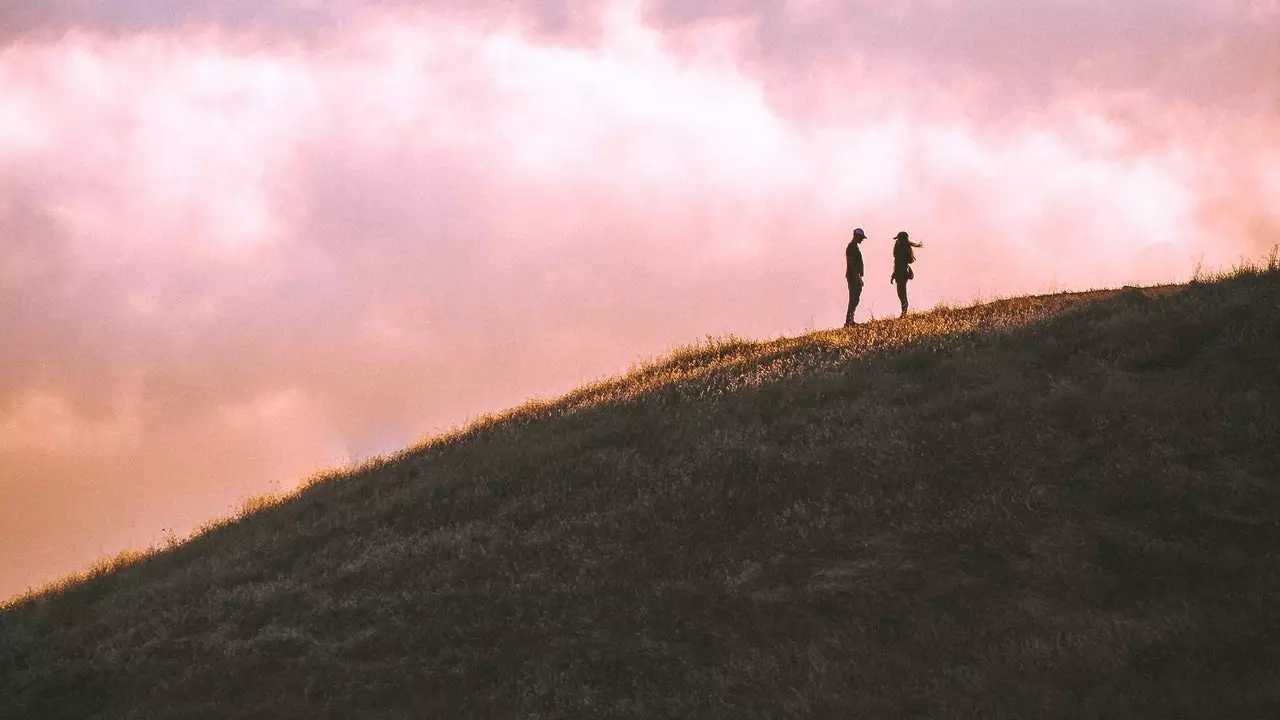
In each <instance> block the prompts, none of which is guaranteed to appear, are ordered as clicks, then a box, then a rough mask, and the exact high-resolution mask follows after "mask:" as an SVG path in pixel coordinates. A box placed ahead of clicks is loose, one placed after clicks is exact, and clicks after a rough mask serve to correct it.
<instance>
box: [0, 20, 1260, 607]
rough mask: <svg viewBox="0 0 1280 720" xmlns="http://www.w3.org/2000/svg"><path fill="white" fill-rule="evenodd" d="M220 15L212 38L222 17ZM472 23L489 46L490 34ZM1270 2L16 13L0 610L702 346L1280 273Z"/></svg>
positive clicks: (1, 91)
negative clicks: (1272, 261)
mask: <svg viewBox="0 0 1280 720" xmlns="http://www.w3.org/2000/svg"><path fill="white" fill-rule="evenodd" d="M211 7H212V8H216V9H211ZM477 8H484V9H477ZM1278 38H1280V0H1132V1H1130V2H1123V3H1119V2H1113V1H1112V0H986V1H985V2H961V1H960V0H902V1H900V2H894V3H882V2H870V1H868V2H824V1H823V0H788V1H776V2H765V1H764V0H706V1H703V2H698V1H696V0H648V1H647V2H641V1H639V0H619V1H616V2H608V1H604V0H596V1H588V0H547V1H542V2H538V1H536V0H507V1H506V2H493V3H475V2H470V1H469V0H424V1H422V2H410V1H409V0H386V1H383V2H356V0H229V1H227V2H221V3H205V2H195V1H194V0H168V1H166V2H160V1H159V0H121V1H119V2H111V3H107V2H100V1H94V0H49V1H46V2H41V3H32V2H28V1H27V0H0V337H2V338H3V342H2V343H0V597H2V596H7V595H10V594H12V593H16V592H20V591H22V590H24V589H26V588H27V587H28V586H38V585H40V584H42V583H44V582H46V581H48V580H50V579H53V578H55V577H58V576H60V575H62V574H64V573H67V572H70V571H74V570H77V569H79V568H81V567H83V566H85V565H86V564H88V563H91V562H93V561H94V560H96V559H98V558H101V557H102V556H105V555H111V554H114V553H115V552H117V551H119V550H122V549H125V548H128V547H145V546H147V545H149V544H151V543H153V542H157V541H159V540H161V539H162V538H163V537H164V535H165V534H166V533H167V532H173V533H175V534H177V535H179V536H181V535H184V534H186V533H187V532H189V531H190V530H191V529H193V528H194V527H195V526H196V525H198V524H199V523H201V522H202V521H205V520H207V519H210V518H212V517H215V516H221V515H226V514H228V513H229V512H230V511H231V510H232V509H233V507H234V506H236V505H237V504H238V503H239V502H240V501H242V500H244V499H245V498H247V497H249V496H251V495H256V494H260V493H264V492H269V491H273V490H282V489H283V490H287V489H289V488H291V487H292V486H294V484H296V482H297V481H298V480H299V479H301V478H302V477H304V476H305V475H307V474H308V473H309V472H311V471H313V470H317V469H321V468H326V467H334V466H338V465H342V464H344V463H347V462H350V461H352V460H359V459H363V458H366V457H369V456H371V455H375V454H379V453H384V452H387V451H390V450H394V449H397V448H400V447H403V446H405V445H408V444H412V443H413V442H415V441H417V440H418V439H420V438H422V437H423V436H424V435H428V434H431V433H434V432H437V431H440V430H442V429H447V428H449V427H451V426H453V425H456V424H458V423H464V422H466V421H468V420H469V419H472V418H475V417H476V416H478V415H480V414H482V413H485V412H490V411H495V410H501V409H503V408H506V407H509V406H512V405H515V404H518V403H520V402H522V401H523V400H526V399H528V398H531V397H552V396H555V395H557V394H560V393H562V392H565V391H568V390H570V389H572V388H573V387H574V386H576V385H578V384H580V383H582V382H584V381H587V380H591V379H595V378H598V377H601V376H604V375H609V374H615V373H618V372H622V371H625V370H626V369H627V368H628V367H629V366H630V365H631V364H632V363H634V362H636V361H638V360H642V359H646V358H651V357H654V356H657V355H660V354H662V353H664V352H665V351H667V350H669V349H671V348H673V347H676V346H679V345H682V344H687V343H690V342H694V341H697V340H698V339H700V338H704V337H706V336H707V335H714V336H719V335H724V334H728V333H733V334H737V335H740V336H746V337H754V338H771V337H776V336H779V335H784V334H796V333H800V332H804V331H805V330H809V329H816V328H826V327H833V326H835V325H838V324H839V323H840V322H842V321H843V315H844V303H845V300H846V298H845V289H844V281H843V272H844V268H843V249H844V245H845V243H846V242H847V240H848V237H849V235H850V232H851V230H852V228H853V227H855V226H862V227H864V228H866V229H867V233H868V235H869V237H870V239H869V240H868V241H867V242H866V244H865V245H864V252H865V254H866V256H867V261H868V266H869V269H868V273H869V276H870V277H869V283H868V290H867V292H866V295H865V296H864V300H863V307H862V309H861V311H860V315H861V316H862V317H863V318H870V317H872V316H873V315H875V316H881V317H883V316H885V315H888V314H891V313H892V312H893V311H894V309H895V308H894V306H895V299H894V297H893V288H892V287H891V286H890V285H889V283H888V275H889V271H890V245H891V241H890V239H889V238H890V237H891V236H892V235H893V234H894V233H896V232H897V231H899V230H908V231H910V232H911V234H912V236H913V238H915V239H918V240H923V241H924V242H925V244H926V247H925V249H924V250H923V251H920V252H919V257H920V260H919V262H918V265H917V278H918V279H917V280H916V282H915V283H914V284H913V286H912V292H913V295H914V299H913V303H914V305H915V306H916V307H919V308H925V307H928V306H931V305H934V304H937V303H940V302H946V303H950V304H968V303H970V302H972V301H974V300H976V299H979V298H991V297H994V296H996V295H1010V294H1021V293H1029V292H1045V291H1054V290H1073V289H1085V288H1090V287H1101V286H1115V285H1121V284H1126V283H1155V282H1165V281H1173V282H1178V281H1185V280H1186V279H1188V278H1189V277H1190V275H1191V273H1192V271H1193V269H1194V267H1195V266H1196V264H1197V263H1203V265H1204V266H1205V267H1215V266H1225V265H1229V264H1232V263H1234V262H1238V261H1239V260H1240V259H1241V258H1242V257H1246V258H1260V257H1262V256H1264V255H1265V254H1266V252H1267V251H1268V250H1269V249H1270V248H1271V247H1272V246H1273V245H1274V244H1275V243H1277V242H1280V40H1278Z"/></svg>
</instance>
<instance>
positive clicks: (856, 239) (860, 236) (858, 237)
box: [853, 228, 867, 242]
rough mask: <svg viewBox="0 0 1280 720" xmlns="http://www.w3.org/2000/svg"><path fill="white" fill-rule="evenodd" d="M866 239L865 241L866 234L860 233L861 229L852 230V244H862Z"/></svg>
mask: <svg viewBox="0 0 1280 720" xmlns="http://www.w3.org/2000/svg"><path fill="white" fill-rule="evenodd" d="M866 239H867V234H866V233H865V232H863V231H862V228H856V229H854V231H853V241H854V242H862V241H863V240H866Z"/></svg>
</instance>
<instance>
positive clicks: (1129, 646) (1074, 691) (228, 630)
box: [0, 253, 1280, 718]
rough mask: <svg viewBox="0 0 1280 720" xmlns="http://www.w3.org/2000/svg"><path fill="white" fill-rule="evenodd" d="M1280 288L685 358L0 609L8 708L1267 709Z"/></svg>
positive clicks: (1276, 581)
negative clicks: (0, 612) (1, 610)
mask: <svg viewBox="0 0 1280 720" xmlns="http://www.w3.org/2000/svg"><path fill="white" fill-rule="evenodd" d="M1278 310H1280V271H1278V269H1277V267H1276V260H1275V253H1273V254H1272V256H1271V257H1270V258H1269V259H1268V260H1267V261H1266V262H1265V263H1263V264H1258V265H1247V264H1244V263H1242V264H1241V265H1240V266H1239V267H1237V268H1234V269H1233V270H1232V271H1231V272H1230V273H1229V274H1227V275H1217V274H1215V275H1212V276H1210V275H1208V274H1205V275H1204V277H1202V278H1201V279H1200V280H1199V281H1198V282H1195V283H1192V284H1191V285H1188V286H1166V287H1154V288H1124V289H1120V290H1098V291H1092V292H1088V293H1057V294H1053V295H1047V296H1040V297H1026V298H1007V299H996V300H991V301H988V302H984V303H981V304H975V305H972V306H969V307H964V308H949V307H940V308H937V309H935V310H932V311H927V312H921V313H915V314H911V315H908V316H907V317H906V318H903V319H897V318H893V319H883V320H873V321H872V322H868V323H866V324H863V325H860V326H858V327H855V328H851V329H838V330H816V331H813V332H809V333H806V334H805V335H803V336H800V337H795V338H778V339H774V340H766V341H752V340H746V339H742V338H735V337H724V338H707V339H705V340H704V341H703V342H700V343H697V344H695V345H692V346H689V347H686V348H681V349H678V350H676V351H675V352H673V353H671V354H669V355H667V356H665V357H661V358H655V359H652V360H648V361H645V362H642V363H638V364H637V365H636V366H635V367H632V368H630V369H629V370H628V371H627V372H626V373H624V374H622V375H620V376H618V377H614V378H606V379H602V380H599V381H597V382H593V383H590V384H588V385H585V386H583V387H581V388H579V389H577V390H575V391H574V392H571V393H569V394H567V395H565V396H564V397H561V398H557V399H552V400H540V401H535V402H530V403H526V404H524V405H521V406H519V407H516V408H513V409H511V410H509V411H507V412H504V413H497V414H494V415H490V416H486V417H483V418H480V419H478V420H476V421H475V422H472V423H470V424H468V425H466V426H462V427H459V428H456V429H454V430H453V431H450V432H448V433H443V434H441V435H439V436H436V437H432V438H428V439H426V440H424V441H423V442H422V443H420V444H418V445H416V446H414V447H412V448H408V449H406V450H404V451H402V452H400V453H396V454H393V455H390V456H387V457H382V458H374V459H371V460H369V461H366V462H364V463H362V464H360V465H358V466H352V467H349V468H345V469H342V470H339V471H333V472H328V473H321V474H318V475H317V476H314V477H313V478H311V479H309V480H308V481H307V482H304V483H303V486H302V489H301V490H299V491H298V492H297V493H295V494H289V495H272V496H265V497H262V498H254V499H250V500H248V501H246V502H245V503H244V505H243V507H240V508H238V509H236V510H234V511H233V512H232V514H231V515H230V516H229V517H227V518H225V519H223V520H220V521H217V522H214V523H211V524H209V525H208V526H206V527H204V528H201V529H200V530H199V531H198V532H197V533H196V534H195V535H194V536H193V537H192V538H190V539H188V540H186V541H185V542H181V543H175V544H174V546H173V547H171V548H159V549H153V550H150V551H146V552H143V553H139V554H134V555H129V556H122V557H121V558H119V559H112V560H110V561H107V562H106V563H105V564H103V565H102V566H101V567H97V568H95V569H94V570H93V571H92V572H89V573H85V574H83V575H81V576H77V577H74V578H68V579H67V580H66V581H64V582H62V583H60V584H58V585H56V586H54V587H52V588H49V589H47V590H46V591H45V592H41V593H38V594H35V595H32V596H30V597H26V598H24V599H22V600H20V601H18V602H15V603H12V604H11V605H10V606H9V607H7V608H6V609H5V610H4V612H3V613H2V614H0V698H3V700H0V716H5V717H9V716H11V717H94V716H101V717H237V716H240V717H246V716H255V717H317V716H335V717H362V716H368V717H637V718H640V717H655V716H659V717H788V716H790V717H902V716H916V717H1072V718H1075V717H1098V716H1108V717H1153V718H1155V717H1160V718H1163V717H1268V716H1271V715H1273V714H1275V713H1274V712H1273V711H1275V710H1276V709H1277V708H1280V682H1275V680H1276V679H1277V678H1276V675H1275V668H1277V667H1280V653H1278V651H1277V650H1276V648H1280V642H1277V639H1278V638H1277V628H1280V605H1277V603H1275V602H1273V600H1274V598H1276V597H1280V565H1277V564H1276V563H1275V562H1274V551H1275V548H1276V547H1280V524H1278V523H1277V521H1276V518H1277V517H1280V486H1277V483H1276V473H1275V469H1276V468H1277V467H1280V450H1277V448H1280V377H1277V373H1276V371H1275V370H1276V368H1277V367H1280V340H1278V338H1280V312H1278Z"/></svg>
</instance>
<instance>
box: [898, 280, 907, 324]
mask: <svg viewBox="0 0 1280 720" xmlns="http://www.w3.org/2000/svg"><path fill="white" fill-rule="evenodd" d="M898 299H899V300H901V301H902V314H903V315H904V316H905V315H906V314H907V279H906V278H898Z"/></svg>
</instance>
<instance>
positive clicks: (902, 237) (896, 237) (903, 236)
mask: <svg viewBox="0 0 1280 720" xmlns="http://www.w3.org/2000/svg"><path fill="white" fill-rule="evenodd" d="M893 239H894V240H904V241H909V240H910V239H911V236H909V235H907V231H906V230H903V231H902V232H900V233H898V234H897V235H894V236H893Z"/></svg>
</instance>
